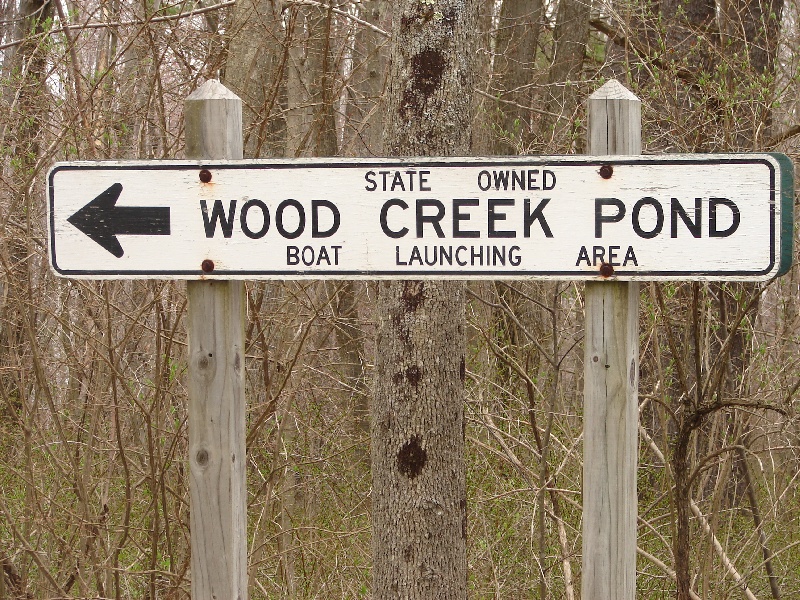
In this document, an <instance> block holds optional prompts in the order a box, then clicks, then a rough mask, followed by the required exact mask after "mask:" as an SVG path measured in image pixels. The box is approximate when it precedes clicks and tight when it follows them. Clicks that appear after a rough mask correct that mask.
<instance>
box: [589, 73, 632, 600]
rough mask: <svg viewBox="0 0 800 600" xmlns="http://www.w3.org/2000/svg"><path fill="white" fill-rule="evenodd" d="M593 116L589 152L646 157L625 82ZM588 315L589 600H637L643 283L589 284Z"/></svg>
mask: <svg viewBox="0 0 800 600" xmlns="http://www.w3.org/2000/svg"><path fill="white" fill-rule="evenodd" d="M588 113H589V114H588V116H589V148H588V149H589V154H594V155H603V154H629V155H630V154H640V153H641V102H640V100H639V99H638V98H637V97H636V96H635V95H634V94H633V93H631V92H630V91H629V90H627V89H625V87H623V86H622V85H621V84H620V83H619V82H617V81H615V80H611V81H609V82H608V83H606V84H605V85H603V86H602V87H601V88H600V89H598V90H597V91H596V92H595V93H594V94H592V95H591V96H590V97H589V106H588ZM611 176H612V177H613V173H612V175H611ZM585 310H586V314H585V318H586V337H585V346H584V442H583V448H584V450H583V456H584V459H583V460H584V462H583V568H582V577H581V579H582V597H583V598H591V599H592V600H633V599H634V598H635V597H636V516H637V512H636V511H637V504H636V469H637V466H638V444H637V439H638V422H639V410H638V409H639V403H638V387H639V284H638V283H636V282H631V283H623V282H616V281H608V282H603V281H599V282H587V284H586V309H585Z"/></svg>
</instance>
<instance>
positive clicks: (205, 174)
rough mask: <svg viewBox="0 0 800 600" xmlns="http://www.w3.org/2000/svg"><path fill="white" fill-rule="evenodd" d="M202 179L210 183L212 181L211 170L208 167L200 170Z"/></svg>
mask: <svg viewBox="0 0 800 600" xmlns="http://www.w3.org/2000/svg"><path fill="white" fill-rule="evenodd" d="M200 181H202V182H203V183H208V182H209V181H211V171H209V170H208V169H202V170H201V171H200Z"/></svg>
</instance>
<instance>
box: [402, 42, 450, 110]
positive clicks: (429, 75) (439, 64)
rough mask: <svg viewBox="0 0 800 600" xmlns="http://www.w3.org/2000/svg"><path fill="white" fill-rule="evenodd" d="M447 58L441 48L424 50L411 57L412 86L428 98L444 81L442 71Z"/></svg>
mask: <svg viewBox="0 0 800 600" xmlns="http://www.w3.org/2000/svg"><path fill="white" fill-rule="evenodd" d="M446 65H447V59H446V58H445V56H444V54H442V52H441V51H439V50H432V49H428V50H423V51H422V52H420V53H419V54H417V55H415V56H413V57H412V58H411V87H412V89H413V90H414V91H415V92H416V93H418V94H420V95H421V96H423V97H425V98H427V97H428V96H430V95H431V94H433V92H435V91H436V90H437V89H438V88H439V86H440V85H441V83H442V73H443V72H444V68H445V66H446Z"/></svg>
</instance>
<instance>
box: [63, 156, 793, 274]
mask: <svg viewBox="0 0 800 600" xmlns="http://www.w3.org/2000/svg"><path fill="white" fill-rule="evenodd" d="M792 206H793V183H792V164H791V161H790V160H789V159H788V158H787V157H785V156H784V155H781V154H740V155H734V154H731V155H720V154H716V155H659V156H641V157H640V156H637V157H622V156H616V157H614V156H602V157H592V156H561V157H513V158H510V157H500V158H407V159H349V160H348V159H302V160H263V161H224V162H221V161H150V162H76V163H61V164H58V165H56V166H55V167H54V168H53V169H52V170H51V171H50V175H49V215H48V217H49V227H50V231H49V233H50V235H49V238H50V260H51V264H52V267H53V269H54V270H55V271H56V272H57V273H58V274H59V275H62V276H65V277H79V278H104V279H106V278H126V279H127V278H139V277H146V278H162V279H175V278H178V279H209V278H221V279H234V278H238V279H295V278H353V277H356V278H451V279H476V278H486V279H496V278H518V279H523V278H547V279H595V278H600V279H602V278H604V277H615V278H618V279H623V280H632V279H639V280H659V279H661V280H664V279H684V280H722V279H731V280H764V279H768V278H770V277H773V276H775V275H779V274H782V273H783V272H785V271H786V270H787V269H788V267H789V266H790V264H791V245H792Z"/></svg>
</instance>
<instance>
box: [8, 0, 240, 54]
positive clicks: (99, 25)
mask: <svg viewBox="0 0 800 600" xmlns="http://www.w3.org/2000/svg"><path fill="white" fill-rule="evenodd" d="M234 4H236V0H226V1H225V2H220V3H219V4H212V5H211V6H205V7H203V8H198V9H195V10H190V11H188V12H183V13H178V14H175V15H166V16H163V17H153V18H150V19H144V20H136V21H102V22H95V23H81V24H80V25H64V26H63V27H58V28H57V29H51V30H50V31H45V32H44V33H40V34H37V35H32V36H27V37H25V38H24V39H21V40H14V41H11V42H6V43H5V44H0V50H5V49H7V48H13V47H14V46H19V45H20V44H22V43H24V42H27V41H29V40H30V39H32V38H37V37H45V36H48V35H53V34H56V33H68V32H70V31H85V30H87V29H111V28H116V27H130V26H133V25H149V24H152V23H164V22H167V21H177V20H179V19H185V18H186V17H193V16H195V15H202V14H204V13H207V12H211V11H214V10H219V9H221V8H226V7H228V6H233V5H234Z"/></svg>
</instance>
